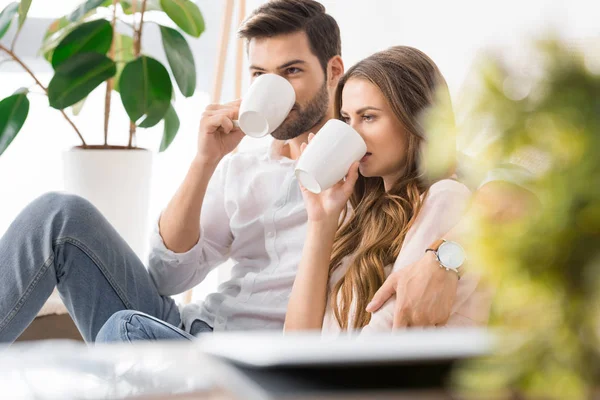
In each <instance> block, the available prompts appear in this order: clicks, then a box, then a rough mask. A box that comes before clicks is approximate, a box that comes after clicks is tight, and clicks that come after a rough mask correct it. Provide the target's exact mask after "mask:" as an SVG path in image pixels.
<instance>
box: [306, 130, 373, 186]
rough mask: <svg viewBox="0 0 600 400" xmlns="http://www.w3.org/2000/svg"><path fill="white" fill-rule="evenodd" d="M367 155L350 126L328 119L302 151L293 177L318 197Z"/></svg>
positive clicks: (357, 135) (361, 141) (365, 146)
mask: <svg viewBox="0 0 600 400" xmlns="http://www.w3.org/2000/svg"><path fill="white" fill-rule="evenodd" d="M366 153H367V144H366V143H365V141H364V140H363V138H362V137H361V136H360V135H359V134H358V132H356V131H355V130H354V129H353V128H352V127H351V126H350V125H348V124H346V123H345V122H342V121H340V120H338V119H331V120H329V121H327V123H326V124H325V125H323V127H322V128H321V129H320V130H319V132H318V133H317V134H316V135H315V137H314V138H313V139H312V140H311V142H310V144H309V145H308V146H307V147H306V149H304V152H303V153H302V155H301V156H300V159H299V160H298V163H297V164H296V169H295V172H296V177H297V178H298V181H299V182H300V183H301V184H302V186H304V187H305V188H306V189H307V190H309V191H311V192H313V193H321V192H322V191H323V190H327V189H329V188H330V187H332V186H333V185H335V184H336V183H337V182H339V181H340V180H342V179H343V178H344V177H345V176H346V174H347V173H348V170H349V169H350V166H351V165H352V164H353V163H354V162H356V161H360V160H361V159H362V158H363V157H364V155H365V154H366Z"/></svg>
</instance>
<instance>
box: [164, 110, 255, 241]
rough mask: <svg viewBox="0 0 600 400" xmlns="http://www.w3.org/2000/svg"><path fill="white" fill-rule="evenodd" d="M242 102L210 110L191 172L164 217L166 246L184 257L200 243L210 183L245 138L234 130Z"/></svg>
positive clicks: (201, 127)
mask: <svg viewBox="0 0 600 400" xmlns="http://www.w3.org/2000/svg"><path fill="white" fill-rule="evenodd" d="M239 104H240V103H239V101H235V102H232V103H228V104H225V105H218V104H217V105H211V106H208V107H207V109H206V111H205V112H204V114H203V115H202V119H201V120H200V132H199V134H198V151H197V154H196V157H195V158H194V161H193V162H192V164H191V166H190V169H189V171H188V173H187V175H186V177H185V179H184V181H183V183H182V184H181V186H180V187H179V189H178V190H177V192H176V193H175V195H174V196H173V198H172V199H171V201H170V202H169V205H168V206H167V208H166V209H165V210H164V212H163V213H162V215H161V217H160V221H159V229H160V235H161V237H162V239H163V242H164V244H165V246H166V247H167V248H168V249H169V250H171V251H173V252H175V253H184V252H186V251H188V250H190V249H191V248H192V247H194V245H195V244H196V243H197V242H198V239H199V237H200V215H201V212H202V204H203V203H204V196H205V195H206V189H207V187H208V183H209V181H210V179H211V177H212V175H213V174H214V172H215V169H216V167H217V165H218V164H219V162H220V161H221V159H222V158H223V157H224V156H225V155H227V154H228V153H230V152H231V151H233V149H235V148H236V147H237V145H238V144H239V142H240V141H241V140H242V138H243V137H244V134H243V132H242V131H240V130H239V129H236V128H234V125H233V120H234V119H237V116H238V111H239Z"/></svg>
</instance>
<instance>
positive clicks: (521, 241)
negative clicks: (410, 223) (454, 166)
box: [455, 40, 600, 399]
mask: <svg viewBox="0 0 600 400" xmlns="http://www.w3.org/2000/svg"><path fill="white" fill-rule="evenodd" d="M598 54H599V52H598V49H596V53H595V54H585V53H584V52H579V51H577V50H575V49H574V48H572V47H570V46H568V45H567V44H566V43H564V42H561V41H559V40H549V41H544V42H538V43H536V44H535V48H534V49H533V50H532V52H531V54H529V55H528V60H529V61H528V62H527V63H526V64H525V65H521V66H520V67H519V66H517V67H515V66H514V65H509V63H508V62H507V61H506V59H507V58H506V57H498V56H488V57H486V58H485V61H483V62H482V63H481V64H480V65H479V68H478V72H477V73H476V74H475V75H476V78H477V81H478V85H477V86H476V88H475V90H472V91H471V92H469V93H467V96H464V97H465V98H468V99H469V102H470V107H469V110H468V113H467V116H466V118H463V119H464V120H465V121H466V122H465V123H459V124H458V132H459V135H463V136H465V135H466V136H468V135H469V134H470V133H473V131H478V132H475V134H476V135H480V134H482V133H483V132H481V131H482V130H485V131H486V132H485V134H486V135H487V137H493V138H495V139H494V140H492V141H490V143H491V144H488V145H486V146H483V147H482V151H481V152H480V154H479V158H480V160H482V162H483V163H487V164H488V167H492V166H493V165H497V164H499V163H502V162H506V161H511V162H516V163H517V164H521V165H525V166H527V167H528V168H529V169H530V170H531V171H532V172H533V173H534V179H532V180H531V181H529V182H528V183H527V185H526V187H527V188H528V189H530V190H531V191H532V192H533V193H535V194H536V195H537V197H538V199H539V206H538V207H536V209H535V210H532V212H529V213H527V215H526V216H525V217H524V218H521V219H519V220H518V221H513V222H510V223H505V224H498V223H490V222H489V221H487V220H486V219H485V218H484V217H477V216H474V217H473V220H472V221H471V222H472V223H471V224H470V234H469V238H468V240H467V244H468V246H467V247H468V250H467V253H468V254H469V258H470V262H469V268H481V270H482V272H483V274H484V276H485V278H486V279H487V280H489V282H492V283H493V285H494V286H495V297H494V304H493V307H492V317H491V321H490V322H491V326H492V327H494V328H495V329H496V330H497V332H499V333H500V335H499V336H500V346H499V349H498V351H497V353H496V354H495V355H494V356H492V357H489V358H487V359H483V360H478V361H476V362H473V363H471V364H469V365H466V366H464V367H462V368H461V369H460V370H459V371H457V373H456V375H455V383H456V384H457V385H458V387H459V388H462V389H468V390H469V391H474V392H475V393H479V394H481V396H478V398H484V397H485V396H484V395H483V394H484V393H495V394H496V395H498V394H501V397H511V396H512V394H513V393H517V392H518V393H520V394H524V395H525V397H527V398H530V397H531V398H548V399H578V398H581V399H583V398H589V397H590V396H591V393H592V390H593V389H594V388H600V343H599V332H600V323H599V316H600V313H599V310H600V308H599V306H600V154H599V153H600V68H598V66H599V65H600V64H599V63H598V59H596V60H593V59H592V58H591V57H590V56H594V57H597V56H598ZM460 106H461V104H460V103H458V104H457V111H458V109H459V108H460ZM502 394H503V395H502Z"/></svg>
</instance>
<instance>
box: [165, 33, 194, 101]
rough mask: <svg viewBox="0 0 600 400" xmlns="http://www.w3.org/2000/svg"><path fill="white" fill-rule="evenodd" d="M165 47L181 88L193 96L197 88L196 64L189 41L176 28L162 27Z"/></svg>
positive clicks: (186, 93) (186, 95) (185, 93)
mask: <svg viewBox="0 0 600 400" xmlns="http://www.w3.org/2000/svg"><path fill="white" fill-rule="evenodd" d="M160 33H161V35H162V42H163V47H164V49H165V53H166V54H167V60H169V65H170V66H171V71H173V75H174V76H175V81H176V82H177V86H179V90H181V93H182V94H183V95H184V96H185V97H191V96H193V95H194V91H195V90H196V65H195V63H194V56H193V54H192V50H191V49H190V46H189V44H188V42H187V41H186V40H185V38H184V37H183V35H182V34H181V33H179V32H178V31H176V30H175V29H171V28H167V27H165V26H161V27H160Z"/></svg>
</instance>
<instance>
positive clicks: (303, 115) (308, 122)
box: [271, 81, 329, 140]
mask: <svg viewBox="0 0 600 400" xmlns="http://www.w3.org/2000/svg"><path fill="white" fill-rule="evenodd" d="M295 107H296V113H297V116H296V118H293V119H290V118H289V117H288V119H286V120H285V121H284V122H283V124H281V125H280V126H279V128H277V129H275V130H274V131H273V133H271V135H272V136H273V137H274V138H275V139H279V140H289V139H293V138H295V137H298V136H300V135H302V134H303V133H305V132H308V130H309V129H311V128H312V127H314V126H315V125H317V124H318V123H319V122H322V121H323V120H324V119H325V117H326V116H327V110H328V109H329V93H328V92H327V81H325V83H323V86H321V89H319V91H318V92H317V94H316V95H315V96H314V97H313V98H312V99H311V100H310V101H309V102H308V104H307V105H306V106H303V107H301V108H300V106H299V105H298V104H296V105H295ZM314 133H316V132H314Z"/></svg>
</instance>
